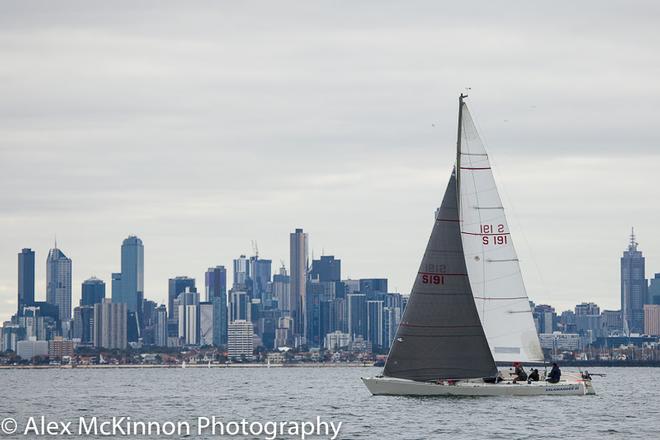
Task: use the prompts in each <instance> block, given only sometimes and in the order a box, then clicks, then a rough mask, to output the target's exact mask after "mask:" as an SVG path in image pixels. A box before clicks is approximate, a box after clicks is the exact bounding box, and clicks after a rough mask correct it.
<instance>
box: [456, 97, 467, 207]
mask: <svg viewBox="0 0 660 440" xmlns="http://www.w3.org/2000/svg"><path fill="white" fill-rule="evenodd" d="M464 98H467V95H464V94H462V93H461V96H459V97H458V134H457V136H456V194H457V195H458V212H459V213H460V211H461V131H462V130H463V99H464ZM459 216H460V215H459Z"/></svg>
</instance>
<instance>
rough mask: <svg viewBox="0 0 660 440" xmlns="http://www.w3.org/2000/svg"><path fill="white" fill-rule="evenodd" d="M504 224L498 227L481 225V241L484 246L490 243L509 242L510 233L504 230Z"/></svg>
mask: <svg viewBox="0 0 660 440" xmlns="http://www.w3.org/2000/svg"><path fill="white" fill-rule="evenodd" d="M504 231H505V229H504V225H502V224H500V225H497V227H494V226H493V225H481V242H482V243H483V245H484V246H488V245H490V244H496V245H497V244H508V243H509V237H508V235H509V234H508V233H507V232H504Z"/></svg>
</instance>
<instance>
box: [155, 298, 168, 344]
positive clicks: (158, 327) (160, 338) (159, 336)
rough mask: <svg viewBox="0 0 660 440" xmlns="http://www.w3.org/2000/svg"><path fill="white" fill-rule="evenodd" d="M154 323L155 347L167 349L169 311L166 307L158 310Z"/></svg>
mask: <svg viewBox="0 0 660 440" xmlns="http://www.w3.org/2000/svg"><path fill="white" fill-rule="evenodd" d="M155 314H156V317H155V321H156V322H155V323H154V327H155V328H154V345H156V346H157V347H167V309H166V308H165V306H164V305H161V306H158V308H157V309H156V312H155Z"/></svg>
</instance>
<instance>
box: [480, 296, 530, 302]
mask: <svg viewBox="0 0 660 440" xmlns="http://www.w3.org/2000/svg"><path fill="white" fill-rule="evenodd" d="M475 299H484V300H492V301H495V300H504V301H507V300H514V299H527V297H526V296H507V297H496V296H475Z"/></svg>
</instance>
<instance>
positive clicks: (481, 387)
mask: <svg viewBox="0 0 660 440" xmlns="http://www.w3.org/2000/svg"><path fill="white" fill-rule="evenodd" d="M362 381H363V382H364V384H365V385H366V386H367V388H368V389H369V392H371V394H373V395H375V396H380V395H385V396H585V395H593V394H596V392H595V390H594V388H593V386H592V385H591V381H590V380H582V379H573V378H568V379H567V380H561V381H559V382H558V383H555V384H552V383H548V382H544V381H539V382H532V383H530V384H528V383H527V382H522V383H512V382H500V383H498V384H493V383H485V382H483V381H479V380H467V381H457V382H454V383H452V384H449V383H447V382H443V383H433V382H416V381H413V380H407V379H398V378H394V377H366V378H365V377H363V378H362Z"/></svg>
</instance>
